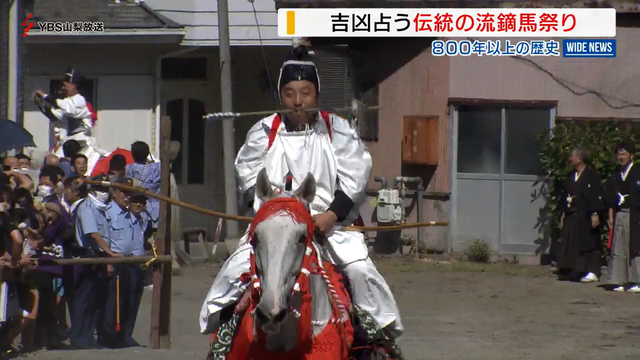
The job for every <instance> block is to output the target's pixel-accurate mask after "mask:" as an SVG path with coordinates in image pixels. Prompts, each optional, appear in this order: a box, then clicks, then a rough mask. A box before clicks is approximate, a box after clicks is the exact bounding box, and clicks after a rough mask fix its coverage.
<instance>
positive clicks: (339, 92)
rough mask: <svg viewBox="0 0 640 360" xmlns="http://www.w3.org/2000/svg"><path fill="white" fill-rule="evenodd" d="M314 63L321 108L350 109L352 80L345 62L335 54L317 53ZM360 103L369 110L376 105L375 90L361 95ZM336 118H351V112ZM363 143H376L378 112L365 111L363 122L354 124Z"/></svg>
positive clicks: (360, 120)
mask: <svg viewBox="0 0 640 360" xmlns="http://www.w3.org/2000/svg"><path fill="white" fill-rule="evenodd" d="M315 63H316V66H317V67H318V73H319V75H320V107H322V108H324V109H336V108H344V107H348V108H349V109H351V102H352V100H353V88H352V84H353V79H352V74H351V69H350V63H349V60H348V59H347V58H344V57H340V56H337V55H334V54H329V53H321V52H316V56H315ZM361 100H362V102H364V103H366V104H367V105H368V106H377V105H378V87H377V86H376V87H374V88H373V89H371V90H369V91H367V92H366V93H364V94H363V95H362V99H361ZM338 115H340V116H343V117H345V118H347V119H350V118H351V111H350V110H348V111H342V112H338ZM356 125H357V127H358V133H359V134H360V137H361V138H362V140H365V141H378V111H377V110H373V111H368V112H367V113H366V116H365V118H364V119H358V123H357V124H356Z"/></svg>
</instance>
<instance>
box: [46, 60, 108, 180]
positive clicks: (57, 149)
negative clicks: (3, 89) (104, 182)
mask: <svg viewBox="0 0 640 360" xmlns="http://www.w3.org/2000/svg"><path fill="white" fill-rule="evenodd" d="M79 79H80V76H79V75H78V73H77V72H76V71H75V70H74V69H69V70H67V72H66V73H65V76H64V79H63V80H62V84H63V90H64V95H65V97H64V98H62V99H58V98H56V97H54V96H51V95H48V94H45V93H44V92H43V91H42V90H38V91H36V95H37V97H38V98H39V99H41V101H38V102H37V103H38V105H39V106H40V110H41V111H42V113H43V114H44V115H45V116H47V117H48V118H49V120H51V124H52V125H53V128H54V132H55V140H54V146H53V148H52V150H51V152H52V153H54V154H55V155H57V156H58V157H63V156H64V153H63V151H62V144H64V142H65V141H67V140H76V141H78V142H79V143H80V145H82V151H81V153H82V154H84V155H85V156H86V157H87V158H88V160H89V161H88V163H87V167H88V173H90V171H91V169H93V167H94V166H95V164H96V162H97V161H98V160H99V159H100V156H106V155H108V152H107V151H104V150H102V149H100V148H99V147H98V146H97V145H96V143H95V139H94V138H93V136H92V134H91V129H92V128H93V120H92V113H91V110H90V109H89V106H88V104H87V101H86V100H85V98H84V96H82V95H81V94H80V93H79V92H78V89H77V87H76V86H77V82H78V80H79Z"/></svg>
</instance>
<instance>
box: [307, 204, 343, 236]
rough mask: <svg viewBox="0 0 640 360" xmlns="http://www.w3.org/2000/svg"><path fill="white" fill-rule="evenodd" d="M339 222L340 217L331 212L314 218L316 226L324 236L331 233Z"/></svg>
mask: <svg viewBox="0 0 640 360" xmlns="http://www.w3.org/2000/svg"><path fill="white" fill-rule="evenodd" d="M337 221H338V217H337V216H336V214H335V213H334V212H333V211H331V210H329V211H327V212H324V213H322V214H317V215H314V216H313V222H314V223H315V224H316V228H317V229H318V230H320V231H321V232H322V233H324V234H326V233H328V232H330V231H331V230H332V229H333V226H334V225H335V224H336V222H337Z"/></svg>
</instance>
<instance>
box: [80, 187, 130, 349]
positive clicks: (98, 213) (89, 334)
mask: <svg viewBox="0 0 640 360" xmlns="http://www.w3.org/2000/svg"><path fill="white" fill-rule="evenodd" d="M92 180H95V181H107V180H108V179H107V177H106V176H105V175H100V176H96V177H94V178H93V179H92ZM108 201H109V190H108V189H107V188H105V187H103V186H100V185H98V186H91V188H90V189H89V194H88V195H87V198H86V199H85V200H84V201H82V203H80V205H78V207H77V213H76V214H75V216H74V217H75V218H76V221H75V227H76V242H77V245H78V248H79V249H81V250H82V255H81V256H83V257H96V256H111V257H119V256H121V255H119V254H117V253H115V252H113V251H111V248H110V247H109V226H108V223H107V216H106V208H107V203H108ZM73 290H74V291H73V292H74V304H73V307H72V308H73V309H72V311H71V329H70V331H69V337H70V338H71V344H72V345H73V346H74V347H76V348H82V349H87V348H95V347H98V343H97V342H96V340H95V338H94V337H93V334H94V332H95V331H96V328H97V323H98V319H99V313H100V312H102V311H103V309H104V298H105V293H104V292H105V266H99V265H85V266H78V267H77V268H76V269H75V274H74V286H73Z"/></svg>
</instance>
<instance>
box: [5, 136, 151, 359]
mask: <svg viewBox="0 0 640 360" xmlns="http://www.w3.org/2000/svg"><path fill="white" fill-rule="evenodd" d="M81 148H82V146H81V145H80V143H78V142H77V141H75V140H69V141H67V142H65V143H64V146H63V150H64V157H62V158H58V156H56V155H52V154H50V155H47V156H46V157H45V158H44V161H43V165H42V167H41V168H40V169H39V171H40V172H39V176H38V178H37V179H35V178H32V177H30V176H29V175H28V173H29V172H28V171H27V170H33V169H32V164H31V159H30V158H29V157H28V156H26V155H24V154H18V155H15V156H7V157H5V158H4V159H1V161H2V164H3V171H2V172H0V284H1V285H0V347H1V349H2V353H7V352H16V351H23V352H27V351H33V350H37V349H41V348H47V349H61V348H73V349H93V348H122V347H133V346H138V343H137V342H136V341H135V340H134V338H133V329H134V325H135V322H136V316H137V314H138V311H139V308H140V302H141V298H142V294H143V290H144V287H145V286H149V276H148V275H149V271H147V270H145V269H144V268H143V267H144V265H143V266H141V265H138V264H114V265H69V266H62V265H57V264H56V263H55V262H53V261H52V260H55V259H71V258H95V257H123V256H141V255H145V253H149V252H150V251H151V250H152V243H153V239H154V235H155V229H156V228H157V224H158V213H159V203H158V201H157V200H156V199H153V198H147V196H146V195H144V194H143V193H135V192H128V191H123V190H119V189H114V188H112V189H109V188H105V187H104V186H102V185H88V184H87V183H85V182H84V181H83V179H86V177H87V176H88V175H87V162H88V161H87V158H86V157H85V156H84V155H82V154H81V153H80V151H81ZM131 155H132V158H133V160H134V162H133V163H129V164H127V159H126V158H125V156H123V155H121V154H116V155H113V156H112V157H111V158H110V162H109V171H108V173H106V174H100V175H98V176H94V177H92V178H91V179H93V180H98V181H109V182H113V183H119V184H124V185H128V186H135V187H142V188H145V189H148V190H151V191H155V192H158V191H159V189H160V163H159V162H155V161H153V160H152V158H151V156H150V152H149V146H148V145H147V144H146V143H144V142H135V143H133V144H132V145H131ZM18 338H19V339H20V346H19V347H18V346H17V345H15V343H16V341H15V340H17V339H18Z"/></svg>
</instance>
